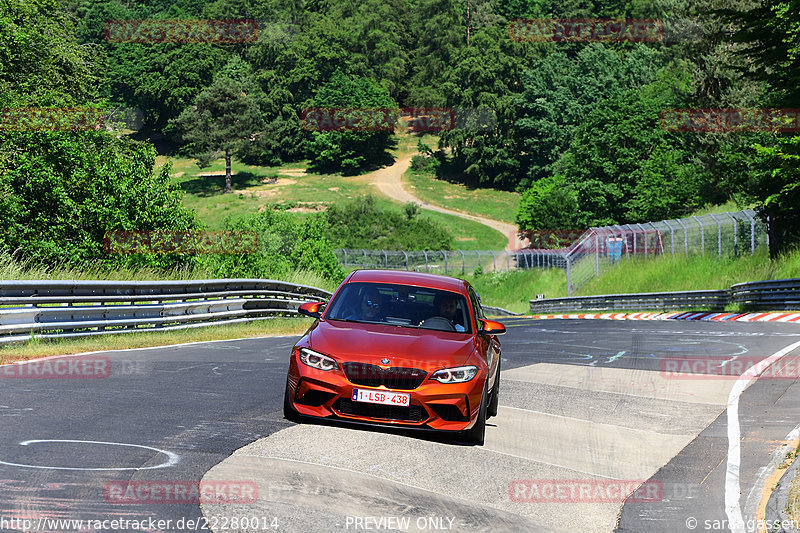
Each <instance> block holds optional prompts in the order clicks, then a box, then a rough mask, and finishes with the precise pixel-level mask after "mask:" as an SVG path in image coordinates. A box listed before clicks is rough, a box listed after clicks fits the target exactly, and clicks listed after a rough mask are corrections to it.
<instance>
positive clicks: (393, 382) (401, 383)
mask: <svg viewBox="0 0 800 533" xmlns="http://www.w3.org/2000/svg"><path fill="white" fill-rule="evenodd" d="M342 368H343V369H344V374H345V376H347V379H348V380H349V381H350V382H351V383H353V384H355V385H363V386H365V387H379V386H381V385H383V386H384V387H386V388H388V389H397V390H412V389H416V388H417V387H419V386H420V385H422V382H423V381H425V377H426V376H427V375H428V373H427V372H425V371H424V370H420V369H419V368H404V367H389V368H381V367H379V366H377V365H370V364H366V363H343V364H342Z"/></svg>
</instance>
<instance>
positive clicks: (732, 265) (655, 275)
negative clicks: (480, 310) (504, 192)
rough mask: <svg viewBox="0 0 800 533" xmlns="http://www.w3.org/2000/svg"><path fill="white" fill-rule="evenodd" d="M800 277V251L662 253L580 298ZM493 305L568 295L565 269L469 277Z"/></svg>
mask: <svg viewBox="0 0 800 533" xmlns="http://www.w3.org/2000/svg"><path fill="white" fill-rule="evenodd" d="M798 276H800V250H796V249H795V250H790V251H787V252H784V253H782V254H780V255H779V256H778V257H777V258H775V259H770V258H769V255H768V254H767V252H766V250H763V249H762V250H761V251H760V252H757V253H756V254H754V255H744V256H741V257H737V258H723V259H722V260H719V259H717V258H716V257H710V256H706V257H702V256H690V257H688V258H687V257H684V256H681V255H676V256H674V257H673V256H670V255H667V256H662V257H659V258H656V259H652V258H651V259H643V258H636V259H624V260H622V261H621V262H620V263H619V265H617V266H616V267H614V268H611V269H609V270H607V271H606V272H604V273H601V275H600V276H598V277H596V278H593V279H591V280H590V281H589V282H587V283H586V284H585V285H583V286H582V287H580V289H579V290H577V291H576V292H575V294H574V296H591V295H596V294H625V293H635V292H666V291H690V290H711V289H727V288H729V287H730V286H731V285H733V284H735V283H743V282H745V281H760V280H767V279H784V278H796V277H798ZM464 279H466V280H467V281H469V282H470V283H472V284H473V285H474V286H475V288H476V290H477V291H478V293H479V294H480V295H481V299H482V301H483V302H484V303H485V304H487V305H493V306H498V307H503V308H505V309H508V310H509V311H514V312H517V313H529V312H530V306H529V305H528V301H529V300H532V299H534V298H535V297H536V295H537V294H544V295H545V297H546V298H561V297H565V296H567V279H566V273H565V271H564V270H563V269H559V268H550V269H533V270H519V271H510V272H490V273H486V274H479V275H475V274H472V275H470V276H464Z"/></svg>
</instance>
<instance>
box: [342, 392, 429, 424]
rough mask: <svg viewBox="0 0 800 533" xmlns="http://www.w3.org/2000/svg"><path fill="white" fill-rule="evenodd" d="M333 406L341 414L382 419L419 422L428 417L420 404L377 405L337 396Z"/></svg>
mask: <svg viewBox="0 0 800 533" xmlns="http://www.w3.org/2000/svg"><path fill="white" fill-rule="evenodd" d="M333 408H334V409H335V410H337V411H339V412H340V413H342V414H343V415H351V416H365V417H368V418H378V419H382V420H402V421H406V422H421V421H423V420H425V419H426V418H428V413H427V412H426V411H425V409H424V408H423V407H422V406H421V405H415V404H411V405H410V406H408V407H400V406H397V405H377V404H373V403H363V402H354V401H352V400H351V399H349V398H339V399H338V400H336V401H335V402H334V403H333Z"/></svg>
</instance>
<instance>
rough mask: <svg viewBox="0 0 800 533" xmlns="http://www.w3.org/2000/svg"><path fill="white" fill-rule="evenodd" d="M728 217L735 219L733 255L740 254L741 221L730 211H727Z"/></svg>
mask: <svg viewBox="0 0 800 533" xmlns="http://www.w3.org/2000/svg"><path fill="white" fill-rule="evenodd" d="M725 214H726V215H728V217H729V218H730V219H731V220H733V255H735V256H738V255H739V223H738V221H737V220H736V217H735V216H733V215H732V214H731V212H730V211H726V212H725Z"/></svg>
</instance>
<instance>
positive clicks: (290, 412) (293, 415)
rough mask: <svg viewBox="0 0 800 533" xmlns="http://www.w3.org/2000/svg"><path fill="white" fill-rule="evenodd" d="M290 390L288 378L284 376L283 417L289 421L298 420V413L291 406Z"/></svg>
mask: <svg viewBox="0 0 800 533" xmlns="http://www.w3.org/2000/svg"><path fill="white" fill-rule="evenodd" d="M291 396H292V390H291V389H290V388H289V378H288V377H287V378H286V390H285V391H284V392H283V418H285V419H286V420H288V421H290V422H300V415H299V414H298V413H297V411H295V409H294V407H292V400H291Z"/></svg>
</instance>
